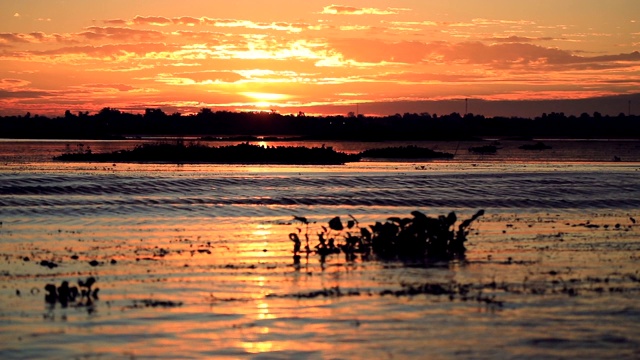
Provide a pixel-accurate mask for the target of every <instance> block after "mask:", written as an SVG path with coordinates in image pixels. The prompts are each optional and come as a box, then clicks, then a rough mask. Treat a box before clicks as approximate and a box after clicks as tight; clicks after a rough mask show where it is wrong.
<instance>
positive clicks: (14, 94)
mask: <svg viewBox="0 0 640 360" xmlns="http://www.w3.org/2000/svg"><path fill="white" fill-rule="evenodd" d="M53 95H54V94H53V93H50V92H47V91H38V90H20V91H10V90H0V99H2V100H7V99H33V98H43V97H48V96H53Z"/></svg>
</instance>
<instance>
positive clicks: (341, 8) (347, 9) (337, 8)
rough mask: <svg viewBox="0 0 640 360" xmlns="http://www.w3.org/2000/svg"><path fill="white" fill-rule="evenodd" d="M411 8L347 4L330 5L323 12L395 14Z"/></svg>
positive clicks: (334, 13)
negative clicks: (379, 7)
mask: <svg viewBox="0 0 640 360" xmlns="http://www.w3.org/2000/svg"><path fill="white" fill-rule="evenodd" d="M410 10H411V9H402V8H386V9H378V8H358V7H354V6H345V5H329V6H325V7H324V8H323V9H322V12H321V14H329V15H395V14H399V13H400V12H403V11H410Z"/></svg>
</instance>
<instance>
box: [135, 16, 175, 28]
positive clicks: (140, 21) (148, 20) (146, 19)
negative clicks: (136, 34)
mask: <svg viewBox="0 0 640 360" xmlns="http://www.w3.org/2000/svg"><path fill="white" fill-rule="evenodd" d="M133 23H134V24H136V25H154V26H168V25H171V24H172V23H173V22H172V21H171V19H168V18H165V17H162V16H136V17H134V18H133Z"/></svg>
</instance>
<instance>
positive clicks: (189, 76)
mask: <svg viewBox="0 0 640 360" xmlns="http://www.w3.org/2000/svg"><path fill="white" fill-rule="evenodd" d="M243 79H245V77H244V76H242V75H240V74H238V73H235V72H232V71H199V72H182V73H177V74H159V75H158V76H157V77H156V81H158V82H162V83H165V84H169V85H196V84H200V85H206V84H213V83H220V82H222V83H235V82H238V81H240V80H243Z"/></svg>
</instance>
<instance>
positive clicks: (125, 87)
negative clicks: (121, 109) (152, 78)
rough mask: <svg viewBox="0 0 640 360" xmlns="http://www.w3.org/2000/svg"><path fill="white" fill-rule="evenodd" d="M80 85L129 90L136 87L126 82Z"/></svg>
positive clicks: (93, 87)
mask: <svg viewBox="0 0 640 360" xmlns="http://www.w3.org/2000/svg"><path fill="white" fill-rule="evenodd" d="M82 87H84V88H90V89H107V90H112V89H113V90H117V91H131V90H135V89H136V88H135V87H133V86H131V85H126V84H84V85H82Z"/></svg>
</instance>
